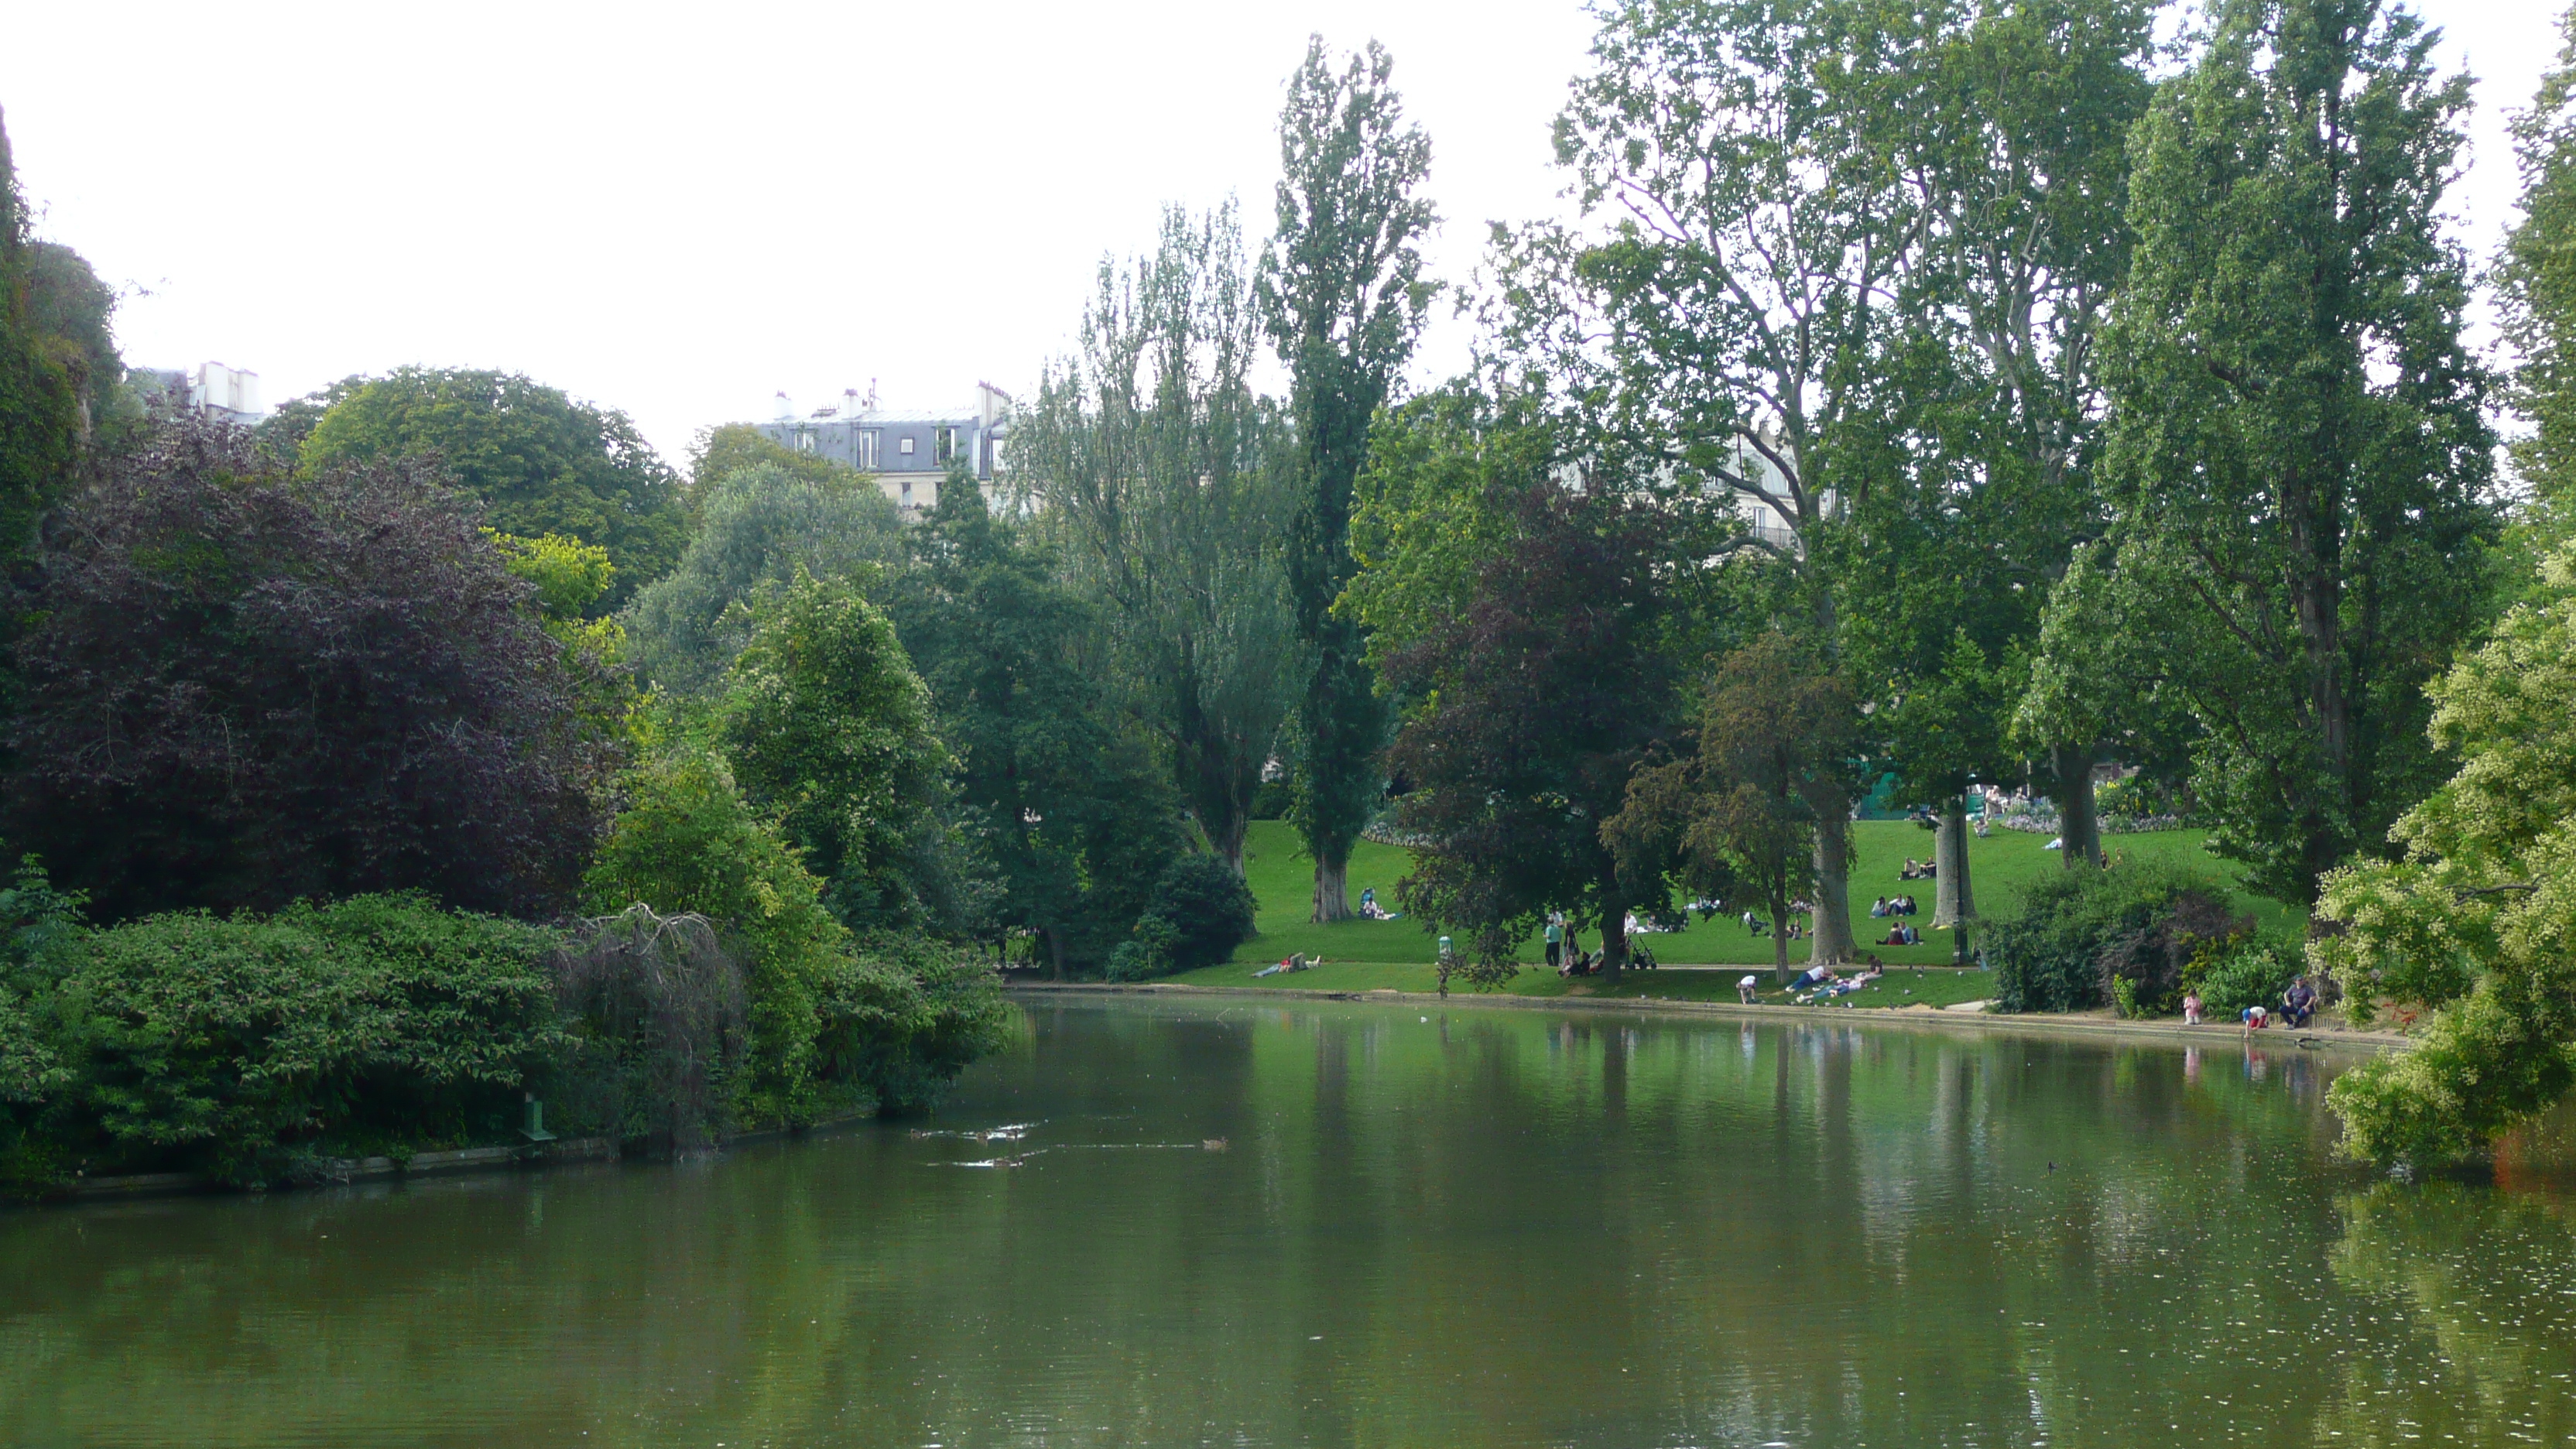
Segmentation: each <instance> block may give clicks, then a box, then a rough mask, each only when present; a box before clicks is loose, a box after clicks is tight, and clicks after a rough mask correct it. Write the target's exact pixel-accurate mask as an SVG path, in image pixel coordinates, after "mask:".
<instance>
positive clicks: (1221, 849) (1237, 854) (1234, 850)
mask: <svg viewBox="0 0 2576 1449" xmlns="http://www.w3.org/2000/svg"><path fill="white" fill-rule="evenodd" d="M1244 832H1245V817H1242V816H1237V817H1236V818H1235V819H1233V820H1231V821H1228V822H1226V823H1225V824H1224V825H1222V826H1220V827H1218V828H1217V829H1215V830H1211V831H1209V832H1208V844H1210V845H1212V846H1214V847H1216V854H1217V859H1219V860H1222V861H1224V862H1225V868H1226V869H1228V870H1230V871H1233V872H1234V873H1235V875H1236V876H1237V877H1238V878H1240V877H1241V876H1242V874H1243V837H1244Z"/></svg>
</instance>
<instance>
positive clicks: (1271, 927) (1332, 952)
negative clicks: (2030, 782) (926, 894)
mask: <svg viewBox="0 0 2576 1449" xmlns="http://www.w3.org/2000/svg"><path fill="white" fill-rule="evenodd" d="M1853 829H1854V834H1855V837H1856V845H1857V848H1858V858H1857V859H1856V860H1855V861H1854V862H1853V866H1852V914H1853V916H1854V918H1855V919H1854V921H1853V934H1854V935H1855V936H1857V937H1858V938H1859V939H1860V940H1861V942H1862V943H1863V949H1865V950H1868V951H1872V952H1874V953H1876V954H1877V955H1878V956H1879V957H1880V958H1881V959H1883V960H1885V961H1886V962H1888V963H1889V964H1890V965H1891V966H1894V965H1939V964H1947V963H1948V961H1949V960H1950V955H1951V947H1950V934H1949V933H1948V932H1947V931H1934V930H1932V929H1931V928H1930V926H1929V924H1928V923H1929V922H1930V921H1931V919H1932V904H1933V902H1932V884H1933V883H1932V882H1930V881H1928V880H1927V881H1899V880H1898V879H1897V872H1898V870H1899V869H1900V868H1901V867H1902V865H1903V862H1904V860H1905V857H1907V856H1909V855H1911V856H1915V857H1918V858H1921V857H1928V856H1929V855H1931V853H1932V833H1931V832H1930V831H1928V830H1925V829H1923V828H1921V827H1920V826H1916V825H1912V824H1909V823H1907V822H1905V821H1901V820H1900V821H1887V820H1871V821H1862V822H1860V823H1859V824H1858V825H1856V826H1854V827H1853ZM2202 838H2203V837H2202V835H2201V833H2200V832H2199V831H2196V830H2168V831H2160V832H2158V833H2156V834H2153V835H2115V836H2111V837H2109V838H2108V839H2107V841H2106V845H2107V848H2108V849H2109V850H2110V852H2111V853H2112V854H2113V855H2114V856H2115V857H2125V858H2128V859H2132V860H2145V859H2166V860H2172V861H2175V862H2178V863H2181V864H2186V865H2189V866H2192V867H2194V868H2196V869H2199V870H2203V871H2206V872H2208V873H2209V874H2211V875H2213V876H2217V877H2220V878H2222V879H2233V878H2234V876H2235V871H2234V868H2233V867H2232V866H2231V865H2230V864H2229V863H2228V862H2226V861H2222V860H2219V859H2217V858H2215V857H2213V856H2211V855H2210V854H2209V853H2208V852H2207V851H2206V850H2205V849H2203V847H2202ZM2046 844H2047V837H2045V836H2040V835H2033V834H2030V833H2028V832H2024V831H2015V830H1998V831H1996V832H1995V833H1994V834H1992V835H1990V836H1988V837H1986V838H1985V839H1982V840H1977V839H1971V840H1970V841H1969V843H1968V852H1969V853H1968V863H1969V882H1970V885H1971V888H1972V889H1974V890H1975V892H1976V896H1977V902H1978V905H1979V907H1980V911H1981V913H1982V914H1984V915H1986V916H1988V917H1997V916H2003V915H2008V914H2010V913H2011V912H2012V911H2013V910H2014V909H2015V908H2016V905H2017V900H2018V896H2019V894H2020V889H2021V886H2022V885H2023V883H2025V882H2027V881H2029V880H2031V879H2033V878H2034V877H2036V876H2039V875H2041V874H2043V873H2045V872H2050V871H2055V870H2058V869H2061V867H2060V866H2059V865H2058V860H2057V855H2056V853H2055V852H2053V851H2049V850H2044V849H2042V848H2041V847H2043V846H2044V845H2046ZM1409 855H1410V852H1407V851H1405V850H1402V849H1400V848H1398V847H1395V846H1388V845H1378V844H1374V843H1372V842H1368V841H1362V842H1361V843H1360V846H1359V849H1358V850H1357V851H1355V852H1354V853H1353V855H1352V858H1351V876H1350V879H1351V893H1352V897H1353V900H1354V902H1356V900H1357V898H1358V894H1359V892H1360V890H1361V889H1362V888H1364V887H1367V886H1375V887H1376V888H1377V893H1378V899H1379V901H1380V902H1381V903H1383V904H1385V905H1387V906H1388V907H1389V908H1390V909H1392V908H1393V906H1394V904H1395V883H1396V881H1397V880H1398V879H1399V878H1401V877H1402V876H1403V874H1404V873H1405V871H1406V869H1407V868H1408V867H1409V864H1410V861H1409ZM1244 871H1245V876H1246V878H1247V879H1248V880H1249V882H1250V883H1251V886H1252V894H1253V899H1254V901H1255V903H1256V908H1257V913H1256V916H1255V921H1256V924H1257V925H1258V927H1259V929H1260V932H1261V934H1259V935H1257V936H1255V937H1254V938H1253V939H1252V940H1250V941H1248V942H1246V943H1245V944H1244V945H1243V947H1242V948H1241V949H1240V950H1238V951H1236V952H1235V956H1234V959H1233V960H1232V961H1230V962H1228V963H1226V964H1224V965H1221V966H1211V967H1208V968H1206V969H1205V970H1202V971H1195V972H1190V973H1188V974H1186V975H1184V976H1181V977H1179V978H1177V979H1179V980H1183V981H1190V982H1198V983H1203V984H1210V985H1239V984H1251V983H1249V976H1250V973H1251V971H1252V970H1255V969H1257V968H1258V967H1260V966H1263V965H1267V964H1268V963H1270V962H1273V961H1277V960H1280V959H1282V958H1284V957H1286V956H1287V955H1289V954H1290V953H1291V952H1303V953H1305V954H1306V955H1308V956H1310V957H1322V958H1323V960H1324V961H1325V963H1326V964H1325V965H1324V966H1323V967H1321V968H1319V969H1317V970H1315V971H1311V972H1305V973H1301V974H1299V975H1297V976H1294V977H1291V978H1286V979H1282V978H1279V977H1272V978H1269V979H1268V981H1267V982H1265V983H1260V984H1277V985H1295V986H1299V987H1304V988H1309V989H1323V990H1335V991H1342V990H1359V991H1365V990H1368V989H1371V988H1373V987H1394V988H1396V989H1399V990H1424V991H1427V990H1430V989H1431V987H1432V985H1433V973H1432V970H1431V964H1430V963H1431V960H1432V937H1431V935H1430V934H1429V933H1428V932H1426V931H1424V930H1423V929H1422V928H1421V927H1420V926H1419V925H1417V924H1415V923H1414V922H1412V921H1409V920H1407V921H1344V922H1340V923H1338V924H1335V925H1330V926H1318V925H1315V924H1313V923H1311V922H1309V921H1308V920H1307V919H1306V918H1307V916H1308V915H1309V914H1310V912H1311V909H1312V901H1313V893H1314V865H1313V863H1312V862H1311V861H1309V860H1308V859H1307V858H1306V856H1305V854H1304V852H1303V851H1302V850H1301V849H1300V848H1299V846H1298V843H1297V835H1296V832H1295V831H1294V830H1293V829H1291V828H1290V827H1289V826H1288V825H1287V824H1286V823H1284V822H1281V821H1275V820H1264V821H1256V822H1254V824H1253V826H1252V835H1251V839H1250V841H1249V842H1248V846H1247V858H1246V860H1245V863H1244ZM1907 890H1910V891H1911V892H1912V893H1913V895H1914V897H1915V900H1916V902H1917V903H1918V904H1919V905H1920V906H1921V907H1922V912H1921V914H1919V915H1917V916H1916V917H1915V918H1914V920H1915V923H1916V925H1917V927H1918V928H1919V929H1921V930H1922V931H1923V936H1924V942H1923V944H1922V945H1919V946H1877V945H1871V944H1869V943H1870V942H1872V941H1873V940H1875V939H1876V938H1878V937H1882V936H1884V935H1885V934H1886V922H1884V921H1877V920H1872V919H1871V918H1870V917H1869V915H1868V910H1869V905H1870V902H1871V900H1872V899H1874V898H1876V897H1878V896H1881V895H1893V894H1897V893H1899V892H1901V891H1907ZM2238 902H2239V905H2240V907H2241V908H2243V909H2248V910H2251V911H2253V912H2254V913H2255V914H2256V915H2257V916H2258V917H2259V918H2261V919H2262V921H2263V923H2264V924H2265V925H2266V926H2267V927H2277V926H2283V925H2287V924H2290V923H2291V922H2292V921H2293V920H2294V919H2295V918H2294V917H2293V916H2292V915H2291V914H2290V912H2289V911H2288V910H2287V908H2285V907H2283V906H2281V905H2280V904H2278V903H2277V902H2273V901H2267V900H2263V899H2261V898H2259V897H2254V896H2249V895H2245V894H2243V893H2240V894H2239V895H2238ZM1873 928H1874V929H1873ZM1645 939H1646V940H1647V942H1648V943H1649V944H1651V945H1652V947H1653V948H1654V952H1655V955H1656V956H1657V958H1659V959H1660V960H1662V961H1664V962H1666V963H1668V964H1674V965H1683V964H1719V965H1756V966H1768V965H1769V964H1771V942H1770V940H1769V938H1767V937H1764V938H1758V939H1757V938H1755V937H1751V936H1748V935H1746V934H1745V931H1744V928H1743V927H1742V926H1740V925H1737V924H1736V923H1735V922H1734V921H1733V920H1732V919H1729V918H1725V917H1721V918H1719V919H1718V920H1715V921H1709V922H1700V921H1697V920H1694V921H1693V923H1692V924H1691V925H1690V926H1689V927H1688V928H1687V929H1685V930H1682V931H1678V932H1673V933H1670V934H1657V935H1653V936H1649V937H1647V938H1645ZM1586 944H1591V945H1597V944H1598V940H1597V938H1587V942H1586ZM1789 948H1790V959H1791V960H1793V961H1796V960H1804V959H1805V957H1806V943H1805V942H1803V941H1792V942H1790V943H1789ZM1541 958H1542V952H1541V951H1540V949H1539V945H1538V942H1537V941H1536V939H1535V938H1533V939H1532V940H1531V941H1530V942H1529V943H1528V944H1527V945H1525V946H1524V947H1523V948H1522V951H1521V955H1520V959H1521V960H1522V961H1524V962H1531V963H1535V962H1537V961H1539V960H1540V959H1541ZM1397 967H1409V968H1411V969H1409V970H1399V969H1393V968H1397ZM1739 974H1740V973H1739ZM1539 975H1540V976H1541V977H1543V978H1544V981H1545V983H1546V984H1545V985H1544V986H1541V985H1540V983H1539V980H1537V979H1534V978H1533V976H1532V975H1531V974H1529V973H1524V974H1523V975H1522V976H1521V977H1520V978H1518V980H1516V981H1515V983H1514V989H1515V990H1520V991H1536V992H1538V993H1540V994H1554V993H1555V992H1557V991H1562V990H1564V989H1565V986H1566V983H1564V982H1561V981H1558V980H1557V979H1556V977H1555V976H1554V975H1553V974H1548V973H1539ZM1653 979H1654V978H1648V980H1650V981H1651V980H1653ZM1664 979H1665V980H1666V981H1668V982H1671V983H1672V984H1671V985H1669V986H1666V987H1662V988H1659V990H1658V994H1662V995H1667V996H1698V995H1703V994H1708V995H1723V996H1724V997H1727V998H1732V997H1733V995H1734V992H1735V988H1734V982H1735V979H1736V978H1735V976H1734V975H1729V976H1726V977H1724V978H1723V980H1722V981H1720V980H1718V979H1717V978H1716V977H1714V976H1711V977H1710V978H1708V980H1707V982H1706V989H1705V991H1703V990H1702V986H1703V983H1702V982H1701V980H1700V979H1698V977H1697V976H1696V973H1693V974H1690V975H1683V974H1680V973H1672V974H1667V975H1665V976H1664ZM1932 979H1945V978H1938V977H1936V978H1932ZM1908 984H1910V982H1905V983H1898V984H1897V985H1896V986H1894V987H1891V988H1890V989H1891V990H1896V991H1900V992H1901V990H1902V989H1903V987H1904V986H1905V985H1908ZM1577 985H1578V989H1580V983H1578V984H1577ZM1721 988H1722V991H1721ZM1926 989H1927V990H1928V989H1930V988H1928V987H1927V988H1926ZM1622 994H1626V993H1624V992H1623V993H1622ZM1941 999H1947V1000H1958V999H1964V997H1963V996H1960V995H1949V996H1946V997H1944V998H1941ZM1872 1004H1879V1003H1872Z"/></svg>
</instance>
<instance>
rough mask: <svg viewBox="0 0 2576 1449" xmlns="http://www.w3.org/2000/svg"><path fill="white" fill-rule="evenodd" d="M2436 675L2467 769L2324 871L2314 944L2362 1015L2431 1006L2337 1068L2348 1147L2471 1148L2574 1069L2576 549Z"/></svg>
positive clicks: (2389, 1152)
mask: <svg viewBox="0 0 2576 1449" xmlns="http://www.w3.org/2000/svg"><path fill="white" fill-rule="evenodd" d="M2540 592H2541V594H2542V598H2541V599H2540V600H2537V601H2534V602H2531V603H2526V604H2523V605H2520V606H2518V607H2516V608H2515V609H2514V610H2513V612H2511V613H2510V614H2508V615H2507V616H2506V617H2505V619H2504V621H2503V622H2502V623H2501V624H2499V625H2498V626H2497V627H2496V631H2495V637H2494V638H2493V639H2492V640H2491V641H2489V642H2488V643H2487V644H2486V645H2485V646H2484V647H2482V648H2480V649H2479V650H2477V651H2476V652H2475V653H2473V654H2471V655H2469V656H2468V657H2466V658H2464V659H2462V660H2461V661H2460V662H2459V663H2458V664H2457V665H2455V666H2453V667H2452V669H2451V671H2450V673H2449V674H2448V675H2447V676H2446V677H2445V678H2443V679H2441V680H2440V681H2438V682H2437V683H2436V684H2435V686H2434V687H2433V690H2432V699H2433V704H2434V713H2433V721H2432V733H2433V738H2434V741H2435V742H2436V743H2438V744H2440V745H2441V746H2443V747H2444V749H2445V750H2446V751H2447V752H2449V753H2452V754H2454V755H2455V756H2456V757H2457V758H2458V759H2459V760H2460V762H2461V764H2460V769H2459V772H2458V773H2457V774H2455V775H2453V776H2452V777H2451V779H2450V780H2449V781H2447V782H2446V783H2444V784H2443V785H2442V786H2441V788H2439V789H2437V790H2435V791H2434V792H2433V793H2432V794H2431V795H2430V796H2428V797H2426V798H2425V799H2424V800H2423V801H2422V802H2421V803H2420V804H2418V805H2416V806H2415V807H2414V808H2413V809H2411V810H2409V811H2408V812H2407V813H2406V815H2405V817H2404V818H2403V819H2401V820H2400V821H2398V823H2397V827H2396V829H2395V830H2394V831H2392V832H2391V837H2390V838H2391V839H2392V841H2394V843H2396V844H2397V845H2398V846H2399V847H2401V848H2402V849H2403V850H2404V852H2405V855H2404V857H2403V858H2402V859H2400V860H2396V861H2384V862H2382V861H2373V862H2364V863H2358V864H2354V865H2351V866H2347V867H2345V868H2343V869H2341V870H2338V871H2336V872H2334V873H2333V874H2330V875H2328V876H2327V877H2326V879H2325V881H2324V882H2323V886H2322V890H2321V895H2320V899H2319V901H2318V913H2319V914H2320V915H2321V916H2324V917H2326V918H2328V919H2331V920H2333V921H2335V922H2338V923H2339V924H2340V927H2341V929H2340V930H2339V931H2337V932H2335V933H2333V934H2330V935H2327V936H2325V937H2323V938H2321V939H2320V940H2319V941H2318V942H2317V943H2316V946H2315V948H2314V954H2315V956H2316V959H2317V961H2318V962H2319V964H2321V965H2323V966H2326V967H2328V968H2330V969H2331V970H2333V972H2334V973H2335V975H2336V977H2337V979H2338V980H2340V981H2341V982H2342V984H2343V989H2344V993H2345V995H2346V997H2347V999H2348V1001H2349V1002H2350V1004H2351V1009H2352V1010H2353V1013H2354V1014H2355V1015H2356V1016H2360V1017H2362V1018H2364V1019H2367V1018H2369V1017H2371V1016H2374V1015H2377V1014H2379V1013H2380V1012H2382V1011H2384V1010H2387V1009H2389V1008H2391V1007H2398V1006H2403V1007H2405V1008H2407V1009H2410V1010H2411V1009H2412V1008H2414V1007H2416V1006H2419V1005H2420V1006H2421V1007H2425V1008H2431V1018H2430V1020H2429V1021H2428V1022H2426V1023H2425V1030H2424V1033H2423V1040H2422V1042H2421V1044H2419V1045H2418V1046H2417V1047H2416V1048H2415V1049H2414V1050H2412V1051H2409V1052H2407V1053H2406V1054H2405V1055H2404V1056H2401V1057H2393V1058H2387V1059H2384V1060H2382V1061H2379V1062H2374V1063H2372V1064H2371V1065H2370V1066H2369V1067H2367V1068H2365V1069H2363V1070H2361V1071H2357V1072H2354V1073H2351V1074H2349V1075H2347V1076H2346V1077H2344V1078H2342V1079H2341V1080H2339V1081H2338V1082H2337V1083H2336V1084H2335V1094H2334V1100H2335V1104H2336V1106H2337V1107H2338V1108H2339V1109H2340V1110H2341V1111H2342V1112H2343V1113H2344V1117H2345V1120H2346V1122H2347V1124H2348V1125H2349V1129H2350V1133H2351V1137H2350V1144H2349V1145H2350V1146H2351V1148H2352V1150H2353V1151H2354V1152H2356V1153H2358V1154H2360V1155H2362V1156H2365V1157H2369V1158H2373V1159H2377V1160H2380V1161H2391V1160H2395V1159H2399V1158H2409V1159H2415V1160H2419V1161H2438V1160H2441V1159H2443V1158H2447V1157H2454V1156H2461V1155H2473V1154H2475V1153H2476V1152H2478V1151H2480V1150H2481V1149H2482V1148H2483V1147H2484V1146H2485V1143H2486V1140H2487V1139H2488V1137H2490V1136H2491V1135H2492V1134H2493V1133H2495V1132H2497V1131H2500V1130H2502V1129H2503V1128H2505V1127H2508V1126H2510V1125H2512V1124H2513V1123H2515V1122H2518V1121H2521V1120H2524V1119H2525V1118H2528V1117H2530V1116H2532V1115H2533V1114H2535V1113H2537V1112H2539V1111H2541V1110H2542V1109H2544V1108H2546V1107H2548V1106H2549V1105H2550V1104H2551V1103H2553V1102H2555V1101H2557V1100H2558V1099H2559V1098H2560V1097H2561V1096H2563V1095H2565V1093H2566V1091H2567V1089H2568V1087H2569V1085H2570V1084H2571V1083H2576V939H2571V937H2576V550H2567V549H2562V550H2560V551H2559V552H2558V553H2556V554H2555V555H2553V556H2552V557H2551V558H2550V559H2549V561H2548V563H2547V565H2546V566H2545V568H2544V569H2543V575H2542V579H2541V590H2540Z"/></svg>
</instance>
